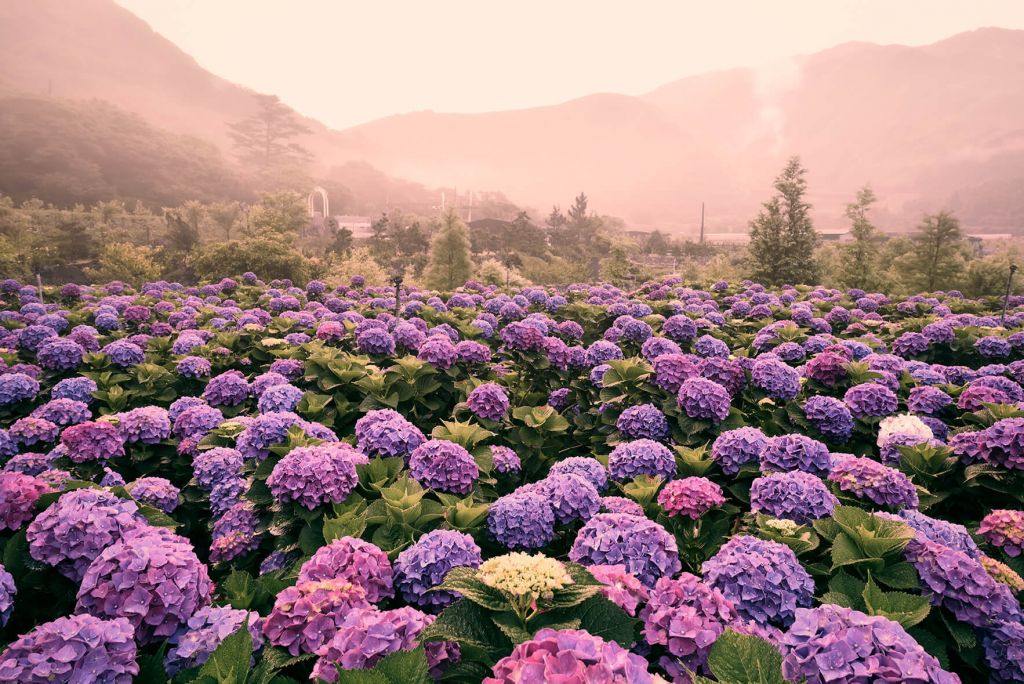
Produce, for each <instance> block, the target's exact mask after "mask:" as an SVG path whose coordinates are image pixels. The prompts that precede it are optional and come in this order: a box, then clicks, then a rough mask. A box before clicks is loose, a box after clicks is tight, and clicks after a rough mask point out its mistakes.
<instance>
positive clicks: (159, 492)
mask: <svg viewBox="0 0 1024 684" xmlns="http://www.w3.org/2000/svg"><path fill="white" fill-rule="evenodd" d="M125 489H127V490H128V493H129V494H131V495H132V498H133V499H135V500H136V501H139V502H141V503H144V504H146V505H147V506H152V507H153V508H157V509H160V510H161V511H163V512H164V513H171V512H173V511H174V509H175V508H177V507H178V500H179V498H180V495H181V492H179V491H178V488H177V487H175V486H174V485H173V484H171V481H170V480H168V479H167V478H164V477H140V478H139V479H137V480H134V481H133V482H129V483H128V484H127V485H126V487H125Z"/></svg>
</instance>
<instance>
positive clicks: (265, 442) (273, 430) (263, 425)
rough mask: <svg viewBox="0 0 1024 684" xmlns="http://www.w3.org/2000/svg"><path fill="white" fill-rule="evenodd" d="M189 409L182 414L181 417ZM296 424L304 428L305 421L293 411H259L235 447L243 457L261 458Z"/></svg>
mask: <svg viewBox="0 0 1024 684" xmlns="http://www.w3.org/2000/svg"><path fill="white" fill-rule="evenodd" d="M192 410H193V409H189V411H192ZM214 410H216V409H214ZM189 411H186V412H185V413H184V414H182V418H184V416H185V415H186V414H187V413H189ZM296 425H298V426H300V427H303V428H304V427H306V422H305V421H304V420H302V418H300V417H299V416H297V415H296V414H294V413H289V412H281V413H261V414H260V415H259V416H257V417H256V418H254V419H253V420H252V422H251V423H249V424H248V425H247V426H246V427H245V429H244V430H242V432H241V433H239V435H238V438H237V439H236V440H235V448H236V449H238V451H239V452H241V454H242V456H244V457H245V458H257V459H260V460H263V459H265V458H267V457H268V456H269V455H270V447H272V446H274V445H275V444H280V443H281V442H284V441H285V440H286V439H287V438H288V430H290V429H291V428H292V427H294V426H296Z"/></svg>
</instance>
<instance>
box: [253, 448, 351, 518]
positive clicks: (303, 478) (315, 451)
mask: <svg viewBox="0 0 1024 684" xmlns="http://www.w3.org/2000/svg"><path fill="white" fill-rule="evenodd" d="M354 453H356V452H355V450H354V449H352V447H349V446H347V445H342V444H333V443H332V444H321V445H319V446H311V447H297V448H295V449H292V450H291V451H289V452H288V453H287V454H286V455H285V456H284V457H283V458H282V459H281V460H280V461H278V462H277V464H276V465H275V466H274V469H273V471H272V472H271V473H270V476H269V477H268V478H267V486H268V487H269V488H270V493H271V494H273V496H274V498H275V499H276V500H277V501H280V502H282V503H287V502H292V501H294V502H295V503H297V504H298V505H300V506H303V507H305V508H308V509H309V510H313V509H314V508H316V507H317V506H320V505H323V504H330V503H341V502H343V501H344V500H345V499H346V498H348V495H349V494H350V493H351V492H352V490H353V489H355V486H356V485H357V484H358V483H359V476H358V475H357V474H356V462H357V458H358V457H357V456H354V455H353V454H354Z"/></svg>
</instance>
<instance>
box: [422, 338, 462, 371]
mask: <svg viewBox="0 0 1024 684" xmlns="http://www.w3.org/2000/svg"><path fill="white" fill-rule="evenodd" d="M416 357H417V358H419V359H420V360H422V361H426V362H427V363H429V364H430V365H432V366H435V367H437V368H440V369H441V370H447V369H449V368H451V367H452V366H454V365H455V361H456V360H457V359H458V353H457V352H456V351H455V345H453V344H452V343H451V340H449V339H448V338H447V337H445V336H443V335H431V336H430V337H428V338H427V339H426V340H424V341H423V344H421V345H420V348H419V351H418V352H417V354H416Z"/></svg>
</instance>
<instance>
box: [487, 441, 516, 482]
mask: <svg viewBox="0 0 1024 684" xmlns="http://www.w3.org/2000/svg"><path fill="white" fill-rule="evenodd" d="M491 463H492V464H493V465H494V471H495V472H497V473H499V474H501V475H508V474H512V473H518V472H519V471H520V470H522V467H523V464H522V462H521V461H520V460H519V456H518V455H516V452H514V451H512V450H511V449H509V448H508V447H506V446H496V445H492V446H491Z"/></svg>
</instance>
